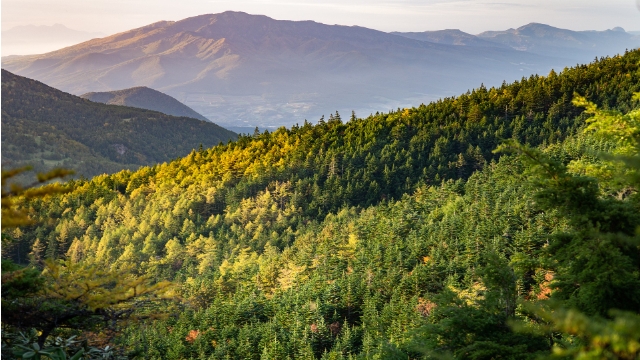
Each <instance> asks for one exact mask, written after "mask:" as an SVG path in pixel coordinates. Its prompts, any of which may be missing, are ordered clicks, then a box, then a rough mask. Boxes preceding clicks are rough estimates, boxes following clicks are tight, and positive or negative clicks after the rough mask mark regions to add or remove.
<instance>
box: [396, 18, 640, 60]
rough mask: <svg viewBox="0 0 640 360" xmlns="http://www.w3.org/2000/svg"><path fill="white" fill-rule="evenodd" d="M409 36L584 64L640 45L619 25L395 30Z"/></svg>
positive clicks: (535, 25)
mask: <svg viewBox="0 0 640 360" xmlns="http://www.w3.org/2000/svg"><path fill="white" fill-rule="evenodd" d="M392 34H396V35H400V36H404V37H407V38H410V39H416V40H421V41H428V42H432V43H438V44H447V45H461V46H474V47H501V48H510V49H514V50H518V51H524V52H529V53H534V54H538V55H543V56H549V57H554V58H563V59H566V60H570V61H574V62H579V63H585V62H589V61H591V60H593V58H594V57H596V56H598V57H600V56H606V55H615V54H618V53H622V52H624V51H625V49H629V50H631V49H635V48H637V47H638V46H640V36H638V34H633V33H628V32H626V31H625V30H624V29H622V28H614V29H611V30H606V31H572V30H565V29H559V28H555V27H553V26H549V25H544V24H536V23H531V24H528V25H525V26H521V27H519V28H517V29H509V30H505V31H485V32H483V33H481V34H478V35H472V34H467V33H465V32H462V31H460V30H440V31H425V32H394V33H392Z"/></svg>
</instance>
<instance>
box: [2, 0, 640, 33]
mask: <svg viewBox="0 0 640 360" xmlns="http://www.w3.org/2000/svg"><path fill="white" fill-rule="evenodd" d="M1 4H2V29H3V30H6V29H9V28H11V27H14V26H17V25H28V24H33V25H53V24H55V23H60V24H63V25H65V26H67V27H69V28H72V29H74V30H83V31H100V32H103V33H106V34H113V33H116V32H121V31H125V30H129V29H132V28H136V27H140V26H144V25H147V24H150V23H153V22H156V21H159V20H180V19H183V18H186V17H190V16H196V15H202V14H207V13H219V12H223V11H226V10H235V11H244V12H247V13H250V14H262V15H267V16H269V17H272V18H274V19H278V20H314V21H317V22H321V23H325V24H340V25H359V26H364V27H368V28H373V29H378V30H382V31H425V30H440V29H461V30H463V31H466V32H469V33H473V34H477V33H479V32H482V31H485V30H504V29H507V28H510V27H519V26H522V25H525V24H528V23H530V22H540V23H545V24H549V25H552V26H556V27H560V28H565V29H572V30H605V29H610V28H613V27H615V26H621V27H623V28H625V29H626V30H627V31H640V10H639V9H640V0H529V1H525V0H342V1H337V0H324V1H321V0H1Z"/></svg>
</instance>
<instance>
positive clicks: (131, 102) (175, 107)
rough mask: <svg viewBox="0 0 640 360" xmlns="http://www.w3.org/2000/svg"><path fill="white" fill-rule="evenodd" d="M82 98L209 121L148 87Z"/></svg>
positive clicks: (93, 94)
mask: <svg viewBox="0 0 640 360" xmlns="http://www.w3.org/2000/svg"><path fill="white" fill-rule="evenodd" d="M80 97H81V98H84V99H87V100H91V101H94V102H99V103H103V104H107V105H122V106H131V107H135V108H141V109H147V110H154V111H159V112H161V113H165V114H167V115H173V116H184V117H190V118H194V119H199V120H203V121H209V120H208V119H207V118H205V117H204V116H202V115H200V114H198V113H197V112H195V111H194V110H193V109H191V108H190V107H188V106H187V105H185V104H183V103H181V102H180V101H178V100H176V99H174V98H172V97H171V96H169V95H167V94H163V93H161V92H160V91H157V90H153V89H150V88H148V87H146V86H138V87H134V88H130V89H124V90H116V91H106V92H90V93H86V94H83V95H80Z"/></svg>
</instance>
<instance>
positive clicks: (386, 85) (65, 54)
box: [2, 12, 569, 127]
mask: <svg viewBox="0 0 640 360" xmlns="http://www.w3.org/2000/svg"><path fill="white" fill-rule="evenodd" d="M566 65H569V64H567V62H566V61H559V60H558V61H556V60H554V59H551V58H548V57H543V56H538V55H534V54H529V53H525V52H521V51H515V50H513V49H509V48H501V47H499V46H495V47H488V48H482V50H478V49H477V48H469V47H465V46H453V45H447V44H434V43H429V42H424V41H418V40H414V39H408V38H406V37H403V36H398V35H393V34H388V33H384V32H381V31H376V30H371V29H367V28H362V27H357V26H352V27H348V26H338V25H324V24H320V23H316V22H313V21H279V20H274V19H271V18H269V17H266V16H259V15H249V14H246V13H241V12H225V13H220V14H209V15H201V16H196V17H192V18H187V19H184V20H181V21H175V22H174V21H161V22H157V23H154V24H150V25H148V26H144V27H141V28H138V29H134V30H130V31H127V32H123V33H120V34H115V35H112V36H108V37H105V38H102V39H94V40H91V41H87V42H84V43H81V44H78V45H74V46H71V47H67V48H64V49H60V50H58V51H54V52H50V53H47V54H43V55H34V56H23V57H12V58H3V59H2V67H3V68H5V69H7V70H10V71H13V72H15V73H17V74H19V75H22V76H28V77H31V78H34V79H37V80H39V81H42V82H44V83H47V84H49V85H51V86H54V87H56V88H59V89H62V90H64V91H68V92H70V93H74V94H84V93H86V92H95V91H111V90H115V89H122V88H129V87H135V86H147V87H151V88H154V89H156V90H158V91H162V92H163V93H166V94H168V95H170V96H173V97H174V98H176V99H178V100H179V101H181V102H182V103H184V104H186V105H188V106H189V107H191V108H193V109H194V110H195V111H197V112H199V113H200V114H202V115H204V116H205V117H207V118H209V119H211V120H212V121H215V122H216V123H219V124H221V125H224V126H257V125H258V126H261V127H263V126H279V125H291V124H295V123H302V122H303V121H304V119H305V118H307V119H317V118H319V117H320V116H321V115H323V114H328V113H330V112H333V111H335V110H340V111H342V112H343V113H345V112H346V113H349V112H351V110H355V111H356V112H357V113H364V114H369V113H373V112H376V111H379V110H389V109H395V108H398V107H404V106H408V105H409V104H414V103H420V102H428V101H431V100H435V99H436V98H438V97H441V96H450V95H453V94H455V93H458V92H463V91H466V90H467V89H470V88H471V87H473V86H475V85H476V84H478V83H482V82H484V83H485V84H488V85H489V84H491V82H492V81H497V80H496V79H508V80H514V79H519V78H521V77H522V76H523V75H525V74H529V73H547V72H548V71H549V70H550V69H551V68H552V67H556V68H563V67H564V66H566ZM500 81H501V80H500ZM494 84H495V85H498V84H499V82H496V83H494Z"/></svg>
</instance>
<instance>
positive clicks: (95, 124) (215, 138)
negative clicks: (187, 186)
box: [2, 70, 236, 182]
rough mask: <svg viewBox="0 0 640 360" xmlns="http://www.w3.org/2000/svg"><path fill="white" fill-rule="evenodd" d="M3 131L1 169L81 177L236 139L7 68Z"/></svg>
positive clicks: (209, 125) (200, 124) (211, 128)
mask: <svg viewBox="0 0 640 360" xmlns="http://www.w3.org/2000/svg"><path fill="white" fill-rule="evenodd" d="M2 128H3V131H2V166H3V167H9V168H18V167H22V166H26V165H30V166H33V167H34V169H36V170H37V171H39V172H47V171H50V170H51V169H53V168H57V167H64V168H68V169H72V170H75V172H76V173H77V174H78V175H82V176H85V177H91V176H95V175H98V174H104V173H113V172H117V171H120V170H122V169H136V168H138V167H139V166H142V165H150V164H154V163H161V162H164V161H169V160H171V159H175V158H176V157H178V156H184V155H186V154H188V153H189V151H191V150H193V149H195V148H197V147H198V145H199V144H202V145H204V146H207V147H209V146H213V145H216V144H218V143H221V142H225V141H228V140H232V139H235V138H236V135H235V134H234V133H232V132H231V131H227V130H225V129H223V128H221V127H219V126H217V125H215V124H212V123H210V122H207V121H201V120H197V119H192V118H187V117H174V116H169V115H165V114H162V113H159V112H156V111H149V110H143V109H138V108H131V107H125V106H115V105H105V104H100V103H94V102H91V101H89V100H85V99H82V98H80V97H77V96H73V95H71V94H67V93H64V92H62V91H59V90H56V89H53V88H51V87H48V86H46V85H44V84H43V83H40V82H38V81H35V80H31V79H27V78H24V77H21V76H17V75H14V74H12V73H10V72H8V71H6V70H2ZM19 180H21V181H22V182H25V181H27V180H28V178H27V177H21V178H20V179H19Z"/></svg>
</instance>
